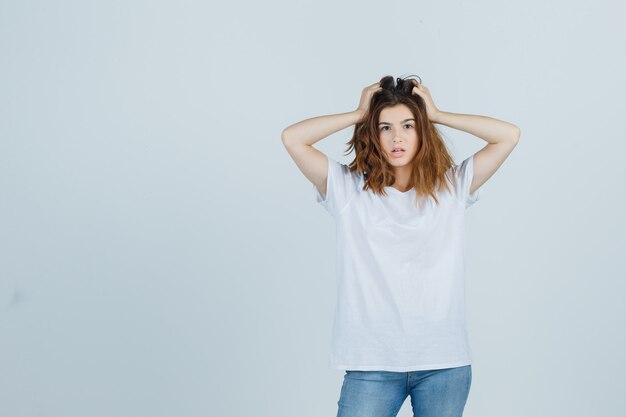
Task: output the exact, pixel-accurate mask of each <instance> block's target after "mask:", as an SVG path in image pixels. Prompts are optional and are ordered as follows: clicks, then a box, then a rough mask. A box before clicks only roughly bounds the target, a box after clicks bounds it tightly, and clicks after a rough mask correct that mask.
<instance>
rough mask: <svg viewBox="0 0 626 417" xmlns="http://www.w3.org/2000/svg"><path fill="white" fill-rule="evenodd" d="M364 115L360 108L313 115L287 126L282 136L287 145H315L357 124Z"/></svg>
mask: <svg viewBox="0 0 626 417" xmlns="http://www.w3.org/2000/svg"><path fill="white" fill-rule="evenodd" d="M362 117H363V113H362V112H360V111H358V110H355V111H351V112H347V113H339V114H330V115H324V116H317V117H313V118H310V119H306V120H303V121H301V122H298V123H295V124H293V125H291V126H288V127H286V128H285V129H284V130H283V132H282V135H281V138H282V141H283V143H284V144H285V145H289V144H301V145H313V144H314V143H315V142H318V141H319V140H321V139H323V138H325V137H327V136H330V135H332V134H333V133H335V132H338V131H340V130H342V129H345V128H346V127H348V126H351V125H353V124H356V123H357V122H359V121H361V119H362Z"/></svg>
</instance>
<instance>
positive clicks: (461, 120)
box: [413, 80, 522, 193]
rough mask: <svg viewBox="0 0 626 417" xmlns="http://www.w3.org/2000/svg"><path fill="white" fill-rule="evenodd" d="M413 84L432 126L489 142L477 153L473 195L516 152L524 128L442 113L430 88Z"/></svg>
mask: <svg viewBox="0 0 626 417" xmlns="http://www.w3.org/2000/svg"><path fill="white" fill-rule="evenodd" d="M413 84H414V87H413V94H416V95H418V96H420V97H421V98H422V99H423V100H424V105H425V106H426V113H428V119H429V120H430V121H431V122H432V123H438V124H442V125H445V126H449V127H451V128H454V129H459V130H462V131H464V132H467V133H471V134H472V135H474V136H477V137H479V138H481V139H484V140H485V141H487V142H489V143H488V144H487V145H485V147H484V148H482V149H481V150H480V151H478V152H476V153H475V154H474V172H473V177H474V178H473V179H472V184H471V185H470V192H472V193H473V192H474V191H476V189H478V187H480V186H481V185H483V184H484V183H485V182H486V181H487V180H488V179H489V178H491V176H492V175H493V174H494V173H495V172H496V171H497V170H498V168H500V166H501V165H502V164H503V163H504V161H505V160H506V158H507V157H508V156H509V155H510V154H511V152H513V149H514V148H515V146H516V145H517V142H519V137H520V135H521V133H522V131H521V129H520V128H519V127H517V126H515V125H514V124H512V123H508V122H504V121H502V120H498V119H494V118H492V117H487V116H480V115H474V114H457V113H449V112H445V111H441V110H439V109H438V108H437V106H436V105H435V102H434V101H433V98H432V96H431V95H430V91H429V90H428V87H426V86H424V85H422V84H420V83H418V82H417V81H416V80H413Z"/></svg>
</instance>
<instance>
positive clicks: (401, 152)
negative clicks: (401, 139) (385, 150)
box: [391, 150, 404, 158]
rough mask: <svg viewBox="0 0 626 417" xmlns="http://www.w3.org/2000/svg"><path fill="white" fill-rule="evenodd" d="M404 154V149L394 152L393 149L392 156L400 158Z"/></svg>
mask: <svg viewBox="0 0 626 417" xmlns="http://www.w3.org/2000/svg"><path fill="white" fill-rule="evenodd" d="M402 155H404V151H403V150H400V151H399V152H393V151H392V152H391V156H392V157H394V158H400V157H402Z"/></svg>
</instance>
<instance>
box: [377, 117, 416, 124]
mask: <svg viewBox="0 0 626 417" xmlns="http://www.w3.org/2000/svg"><path fill="white" fill-rule="evenodd" d="M409 120H413V121H415V119H412V118H411V119H404V120H402V121H401V122H400V123H404V122H408V121H409ZM378 124H379V125H390V124H391V123H387V122H380V123H378Z"/></svg>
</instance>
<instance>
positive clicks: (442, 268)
mask: <svg viewBox="0 0 626 417" xmlns="http://www.w3.org/2000/svg"><path fill="white" fill-rule="evenodd" d="M473 161H474V160H473V155H472V156H470V157H468V158H467V159H465V160H464V161H463V162H462V163H461V164H459V165H454V166H452V167H451V168H450V170H449V171H448V172H449V174H451V175H453V176H454V177H455V178H457V181H456V184H450V190H452V192H451V193H450V192H447V191H446V190H443V191H442V192H440V193H439V194H437V198H438V199H439V201H440V206H436V204H435V202H434V201H433V200H432V198H429V199H427V200H426V201H425V202H424V203H422V206H420V207H416V206H415V190H414V189H411V190H409V191H407V192H405V193H403V192H401V191H399V190H397V189H395V188H393V187H386V188H385V190H386V191H387V193H388V195H387V196H378V195H376V194H374V193H373V192H372V191H369V190H368V191H363V184H364V177H363V175H362V174H356V173H350V171H349V169H348V166H347V165H345V164H341V163H339V162H337V161H336V160H335V159H333V158H330V157H328V179H327V183H326V187H327V192H326V196H322V195H321V194H320V192H319V190H318V189H317V187H315V186H313V187H314V190H315V194H316V200H317V202H318V203H320V204H321V205H322V206H324V208H325V209H326V210H327V211H328V212H329V213H330V214H331V215H332V216H333V218H334V219H335V225H336V238H337V246H336V247H337V252H336V256H337V258H336V268H337V301H336V307H335V319H334V322H333V331H332V343H331V352H330V356H329V361H328V364H329V367H330V368H331V369H340V370H362V371H368V370H369V371H374V370H379V371H396V372H408V371H417V370H427V369H442V368H454V367H458V366H464V365H469V364H470V362H471V353H470V347H469V341H468V338H467V333H466V326H465V282H464V272H465V246H466V244H465V209H466V208H467V207H469V206H471V205H472V204H473V203H474V202H476V201H477V200H478V199H479V191H478V190H476V191H475V192H474V193H473V194H470V193H469V188H470V184H471V183H472V176H473Z"/></svg>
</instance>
